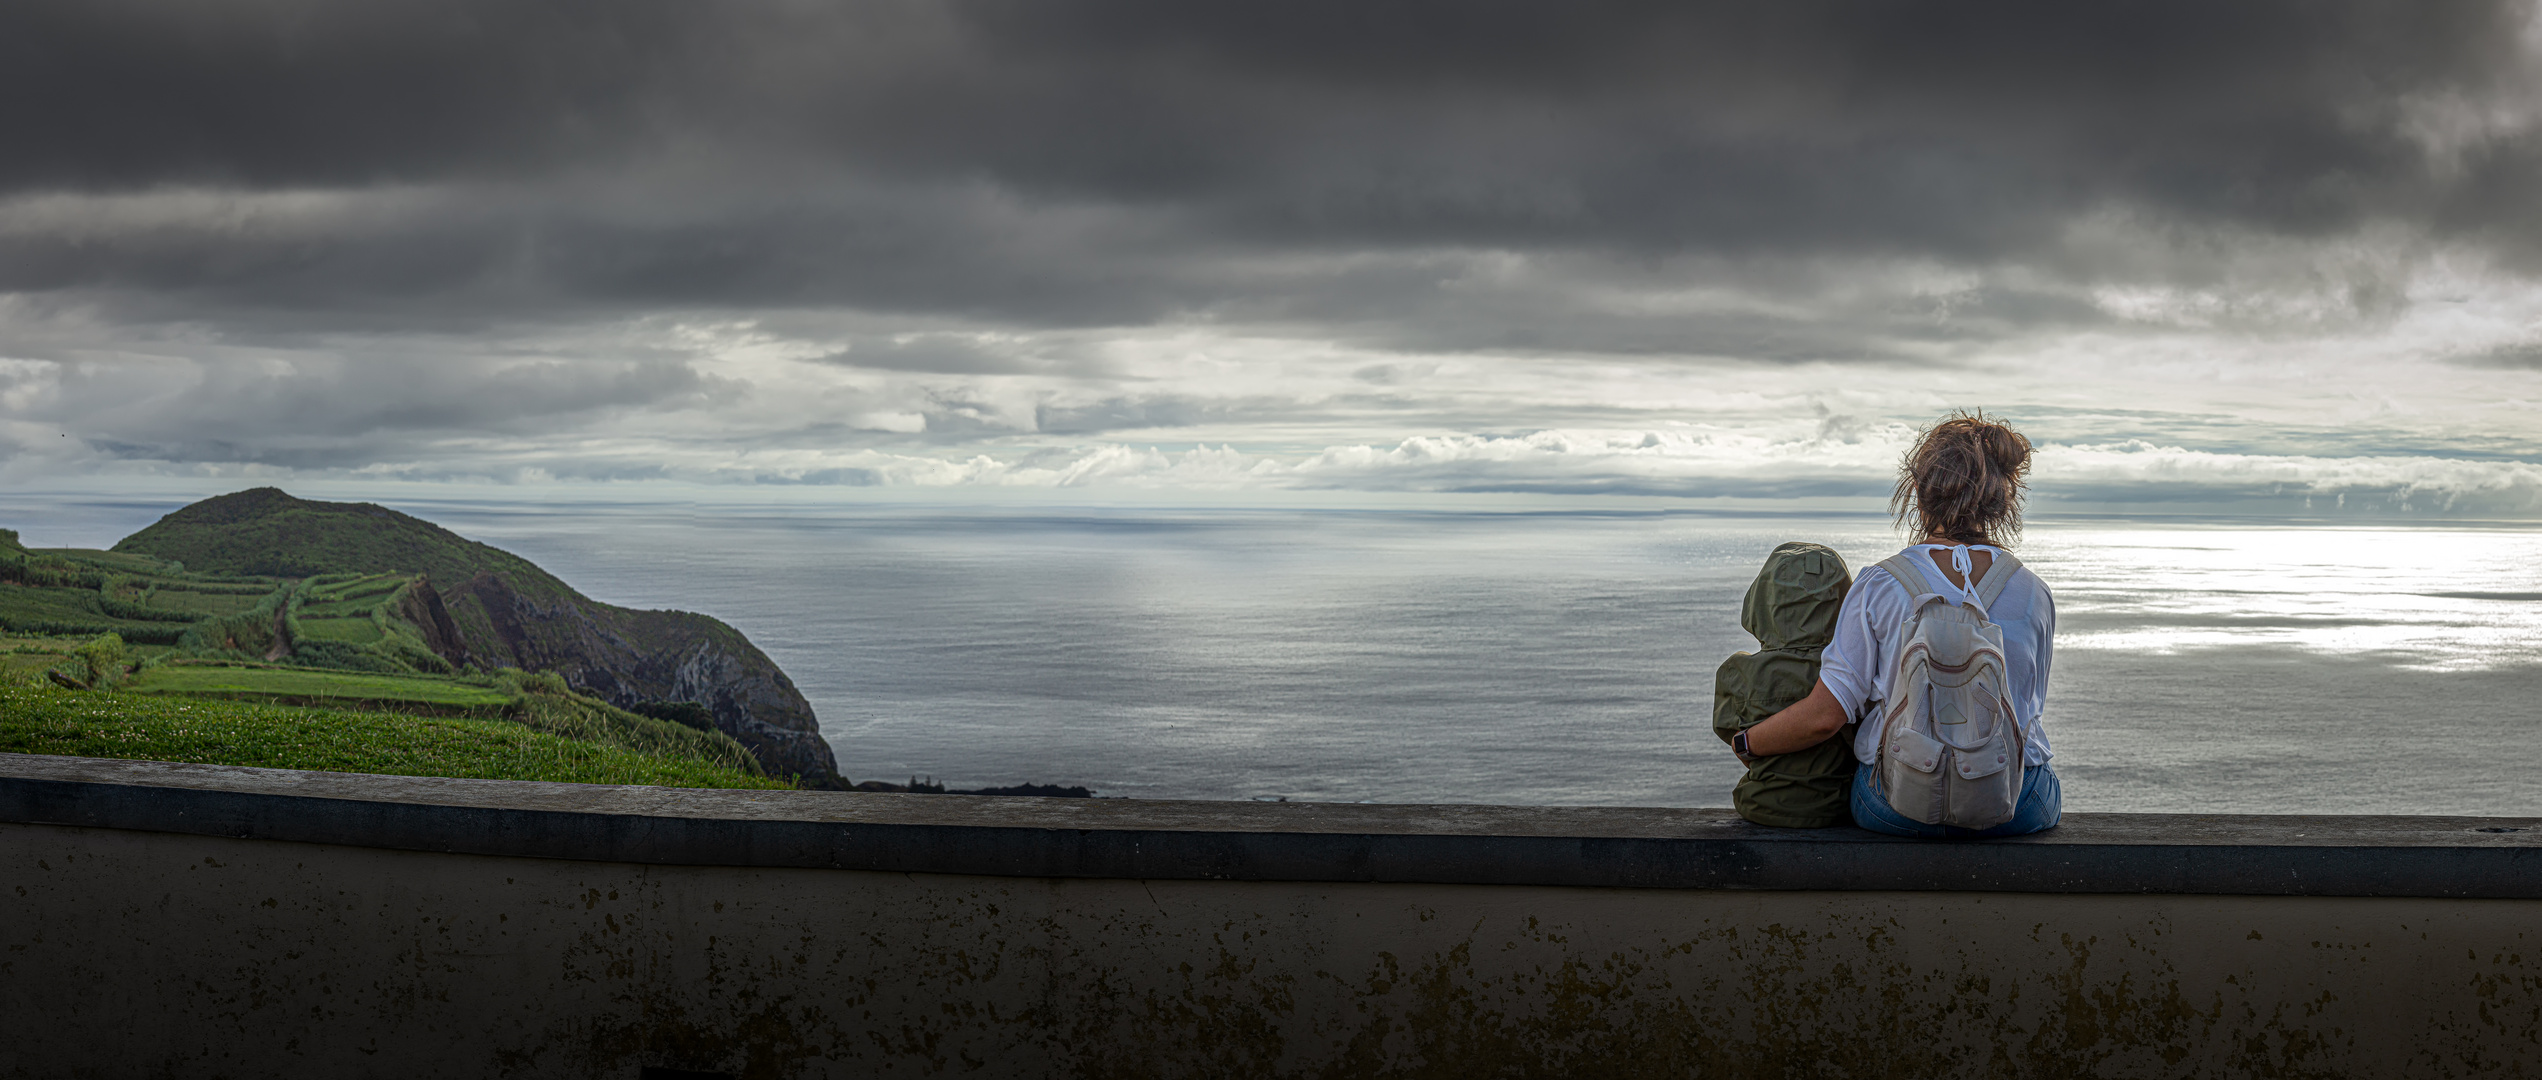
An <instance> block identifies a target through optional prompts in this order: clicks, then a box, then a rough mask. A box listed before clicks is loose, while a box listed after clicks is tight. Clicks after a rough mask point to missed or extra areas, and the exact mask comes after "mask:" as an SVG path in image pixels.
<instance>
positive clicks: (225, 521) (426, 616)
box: [114, 488, 838, 783]
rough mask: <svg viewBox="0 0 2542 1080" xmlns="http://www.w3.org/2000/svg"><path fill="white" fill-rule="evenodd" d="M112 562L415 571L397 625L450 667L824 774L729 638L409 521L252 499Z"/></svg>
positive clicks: (778, 771) (255, 570)
mask: <svg viewBox="0 0 2542 1080" xmlns="http://www.w3.org/2000/svg"><path fill="white" fill-rule="evenodd" d="M114 550H116V551H120V552H128V553H133V554H142V555H151V556H156V557H158V558H162V559H172V560H176V561H178V562H182V563H184V564H185V566H186V567H187V568H188V569H192V570H197V571H207V572H212V573H231V574H261V575H271V576H277V577H308V576H313V575H318V574H340V573H387V572H404V573H422V574H424V575H426V578H427V580H428V581H429V582H430V583H431V585H432V586H433V590H434V591H432V592H425V593H424V594H423V595H421V596H417V597H414V598H413V599H412V600H411V601H409V602H407V603H405V604H403V605H401V607H402V610H400V611H399V612H398V614H399V615H400V616H401V617H402V618H404V619H406V620H407V621H409V622H412V623H414V624H415V625H416V626H418V627H420V628H422V629H423V630H424V636H425V639H426V641H427V643H428V644H429V645H430V646H431V647H432V649H433V651H434V652H435V653H437V654H438V655H440V656H441V657H443V658H444V659H446V660H448V661H450V662H451V663H453V664H456V665H461V666H468V667H476V668H482V669H492V668H498V667H518V668H522V669H524V670H529V671H554V672H556V673H557V674H559V675H561V676H563V677H564V679H565V681H566V682H567V683H569V684H571V685H572V686H573V687H574V688H575V689H577V690H581V691H583V692H585V693H588V694H591V695H593V696H595V697H599V698H601V699H603V700H606V701H608V702H610V703H611V704H615V705H620V706H633V705H639V704H645V703H652V702H667V701H693V702H696V703H698V704H700V705H702V706H704V707H705V708H706V709H707V710H708V711H709V712H710V713H712V714H713V715H714V718H715V726H716V727H717V728H718V729H720V730H722V731H723V732H724V733H726V734H728V735H731V736H732V737H733V738H734V739H736V740H738V741H739V742H740V743H741V744H742V745H743V746H746V747H748V748H749V749H750V751H751V753H752V755H753V756H755V757H757V758H758V759H759V762H760V764H761V765H762V766H763V767H765V768H766V769H767V770H768V772H769V773H770V774H772V775H776V776H801V777H803V778H804V780H805V781H807V782H809V783H819V782H821V781H828V780H834V779H835V778H836V776H837V772H838V765H837V761H836V759H835V758H834V757H833V756H832V754H831V751H830V746H829V743H828V742H826V741H824V740H823V739H822V738H821V734H820V727H819V724H818V723H817V722H816V721H815V720H814V718H813V715H812V706H811V704H810V703H808V702H806V701H805V700H804V699H803V694H802V693H801V692H800V691H798V690H796V689H795V686H794V681H793V680H791V679H788V678H787V677H786V674H785V672H784V671H782V670H780V669H779V668H778V667H777V665H776V662H775V661H772V660H770V659H769V658H768V656H767V654H765V653H763V652H760V651H759V649H758V647H757V646H754V645H752V644H751V643H750V639H748V638H746V637H744V636H742V634H741V632H740V631H738V630H735V629H733V628H732V627H730V626H726V625H724V624H723V623H721V622H718V621H716V620H715V619H712V618H709V617H707V616H704V615H699V614H695V613H692V612H686V611H637V610H632V609H629V608H622V607H617V606H615V605H611V604H604V603H601V602H599V601H597V600H593V599H591V598H590V597H587V596H584V595H582V594H581V593H580V592H577V591H575V590H574V588H573V587H572V586H569V585H567V584H565V582H564V581H562V580H561V579H559V578H557V577H556V576H555V575H553V574H550V573H548V572H547V571H545V570H542V569H540V568H539V567H537V566H536V565H534V564H532V563H531V562H530V561H529V560H527V559H524V558H521V557H520V556H518V555H514V554H512V553H510V552H507V551H504V550H502V549H500V548H495V547H492V546H489V545H486V544H480V543H477V542H476V541H473V540H469V539H466V538H464V537H461V536H459V535H458V534H456V533H453V532H451V531H450V530H448V529H444V528H442V527H441V526H438V525H435V524H433V523H431V522H428V521H424V520H422V519H420V518H416V517H413V516H411V515H407V514H401V513H398V512H397V511H394V510H390V509H387V508H385V507H380V506H375V505H372V504H369V503H329V502H317V501H312V500H307V499H298V498H294V497H292V496H290V495H288V494H285V493H284V492H282V491H279V490H276V489H274V488H257V489H254V490H251V491H241V492H237V493H234V494H230V495H223V496H219V497H217V498H212V499H206V500H204V501H202V502H199V503H195V504H193V505H191V506H188V507H185V508H184V509H181V510H178V511H177V512H175V513H172V514H169V515H168V516H166V517H164V518H161V519H160V520H159V521H158V522H157V523H156V524H153V525H151V526H150V527H148V528H145V529H143V530H141V531H140V532H137V533H134V534H132V535H131V536H128V537H125V538H124V539H123V540H122V541H121V542H119V543H117V544H116V545H115V548H114ZM418 591H419V592H420V591H421V590H418Z"/></svg>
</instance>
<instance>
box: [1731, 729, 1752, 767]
mask: <svg viewBox="0 0 2542 1080" xmlns="http://www.w3.org/2000/svg"><path fill="white" fill-rule="evenodd" d="M1730 752H1731V753H1733V754H1737V755H1739V760H1740V761H1742V762H1752V761H1755V760H1756V754H1755V753H1754V752H1753V751H1750V750H1749V749H1748V732H1747V729H1746V728H1741V729H1739V733H1738V734H1736V735H1733V736H1730Z"/></svg>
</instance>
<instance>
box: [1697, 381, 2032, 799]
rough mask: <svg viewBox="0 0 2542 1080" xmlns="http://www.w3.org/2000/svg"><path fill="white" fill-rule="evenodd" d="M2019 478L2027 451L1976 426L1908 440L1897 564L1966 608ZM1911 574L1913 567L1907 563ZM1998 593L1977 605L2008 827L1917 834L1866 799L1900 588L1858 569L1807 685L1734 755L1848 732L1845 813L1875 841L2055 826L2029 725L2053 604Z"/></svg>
mask: <svg viewBox="0 0 2542 1080" xmlns="http://www.w3.org/2000/svg"><path fill="white" fill-rule="evenodd" d="M2029 470H2030V440H2028V439H2025V438H2023V437H2022V436H2021V433H2020V432H2017V431H2014V430H2013V429H2012V428H2010V427H2007V426H2005V425H2003V424H2000V423H1997V422H1995V421H1993V420H1989V419H1987V418H1986V416H1985V414H1983V413H1959V414H1956V415H1953V416H1952V417H1950V418H1949V419H1946V420H1944V421H1942V422H1941V423H1939V424H1936V425H1934V426H1933V427H1932V428H1931V429H1929V430H1927V431H1925V432H1924V434H1923V436H1922V437H1921V438H1919V439H1917V440H1916V444H1915V448H1914V449H1913V450H1910V451H1908V452H1907V456H1906V460H1905V462H1904V463H1903V464H1902V466H1901V468H1900V470H1899V471H1900V476H1899V478H1898V486H1897V490H1896V492H1895V494H1893V495H1892V496H1891V498H1890V502H1889V508H1890V510H1891V511H1892V512H1894V513H1895V514H1896V515H1897V518H1898V522H1899V524H1901V525H1905V526H1911V527H1912V535H1915V536H1919V537H1922V541H1921V542H1919V543H1916V544H1913V545H1910V546H1908V548H1907V549H1906V550H1907V553H1908V557H1910V558H1915V559H1920V560H1924V561H1929V562H1931V563H1932V565H1933V572H1931V573H1927V574H1925V575H1924V576H1925V577H1926V578H1927V579H1929V580H1930V581H1931V582H1932V583H1934V585H1933V587H1934V588H1936V589H1937V590H1938V589H1939V588H1940V587H1941V586H1940V584H1939V583H1940V582H1947V583H1948V586H1949V587H1950V588H1951V589H1952V590H1954V591H1956V592H1957V593H1959V594H1960V595H1959V596H1957V597H1952V599H1960V598H1973V597H1974V596H1975V595H1976V593H1977V591H1978V589H1979V588H1980V587H1981V586H1984V585H1986V584H1988V580H1987V573H1988V571H1990V570H1992V569H1993V567H1994V564H1995V561H1996V556H1998V555H2001V554H2003V553H2004V550H2005V546H2006V545H2007V544H2008V543H2009V542H2010V541H2011V539H2012V538H2013V537H2014V536H2016V535H2018V534H2019V533H2020V531H2021V497H2022V477H2023V475H2024V474H2026V473H2028V472H2029ZM1918 566H1919V568H1920V567H1921V563H1919V564H1918ZM2007 572H2008V573H2010V574H2011V575H2012V576H2011V577H2010V578H2008V579H2006V581H2005V582H2004V583H2003V585H2002V589H2003V591H2002V593H2001V595H1999V596H1997V597H1996V598H1995V600H1994V602H1993V603H1991V604H1986V605H1984V607H1985V609H1986V616H1987V618H1989V619H1990V620H1992V621H1993V622H1994V623H1995V624H1996V625H1997V626H2000V627H2002V628H2003V636H2004V642H2003V643H2004V666H2005V669H2006V670H2005V674H2006V676H2007V680H2006V682H2007V684H2008V685H2007V687H2006V689H2007V691H2008V693H2007V697H2008V698H2009V699H2010V704H2011V706H2012V711H2013V717H2014V719H2015V720H2017V721H2018V722H2019V724H2020V727H2021V734H2022V737H2023V744H2024V750H2023V754H2022V760H2023V762H2024V764H2025V765H2026V766H2027V767H2028V768H2027V773H2026V775H2025V776H2024V777H2023V781H2022V785H2021V796H2020V799H2019V801H2018V803H2017V804H2016V805H2015V807H2014V811H2013V816H2012V820H2010V821H2006V822H2004V823H2003V824H2000V825H1996V826H1993V827H1991V828H1986V829H1964V828H1956V827H1952V826H1947V825H1927V824H1924V823H1922V822H1919V821H1916V820H1914V819H1911V818H1909V817H1907V816H1905V815H1903V814H1900V813H1898V812H1897V811H1896V810H1895V809H1892V808H1891V807H1890V805H1889V800H1888V799H1887V797H1886V796H1885V795H1884V793H1883V792H1881V791H1879V790H1878V789H1877V785H1878V782H1879V781H1878V779H1877V775H1878V773H1879V771H1880V770H1879V769H1878V768H1876V767H1875V766H1877V764H1878V762H1879V760H1880V737H1881V732H1882V722H1883V719H1882V715H1881V712H1880V710H1878V709H1876V708H1873V707H1872V706H1873V705H1875V704H1877V703H1878V702H1880V701H1882V700H1884V699H1886V698H1888V697H1889V695H1890V679H1891V677H1892V676H1893V675H1895V671H1894V670H1893V669H1894V666H1895V665H1896V663H1897V657H1896V655H1895V654H1896V652H1897V644H1898V638H1899V636H1900V635H1901V633H1902V631H1903V630H1904V627H1905V623H1906V620H1907V617H1908V615H1909V614H1910V612H1909V609H1908V605H1909V603H1910V601H1911V600H1912V599H1913V597H1912V596H1911V595H1910V593H1909V591H1908V588H1907V587H1906V586H1905V585H1901V584H1899V582H1898V579H1897V578H1896V577H1895V576H1893V575H1891V574H1890V573H1889V571H1888V570H1887V569H1885V568H1882V567H1878V566H1873V567H1868V568H1865V569H1864V570H1863V571H1862V573H1861V574H1860V575H1858V576H1857V577H1855V579H1854V587H1853V591H1852V592H1851V593H1850V594H1848V595H1847V596H1846V597H1845V603H1844V607H1843V608H1842V610H1841V611H1839V613H1838V614H1837V625H1836V635H1835V638H1834V640H1833V641H1831V642H1830V643H1829V644H1828V646H1827V649H1826V651H1825V652H1824V653H1823V654H1821V656H1820V665H1819V671H1818V685H1817V687H1816V688H1814V689H1813V690H1811V691H1810V694H1809V696H1808V697H1805V698H1802V699H1801V700H1800V701H1798V702H1796V703H1794V704H1793V705H1792V706H1790V707H1789V708H1786V709H1784V710H1782V711H1781V712H1778V713H1775V714H1774V715H1773V716H1770V717H1767V718H1766V719H1765V720H1763V721H1760V722H1759V723H1758V724H1757V725H1756V726H1754V727H1751V728H1749V729H1748V730H1747V739H1746V742H1745V745H1744V746H1741V747H1738V748H1737V749H1739V750H1740V751H1742V754H1743V757H1744V756H1764V755H1767V754H1788V753H1791V752H1793V751H1796V750H1804V749H1807V748H1809V747H1812V746H1815V745H1817V744H1819V743H1820V742H1823V741H1825V740H1827V739H1829V738H1832V737H1834V736H1835V735H1836V734H1837V733H1838V732H1840V731H1843V730H1845V728H1846V726H1847V725H1848V724H1855V725H1858V727H1857V728H1856V730H1855V732H1854V738H1853V747H1854V756H1855V758H1856V759H1857V760H1860V761H1861V762H1863V763H1864V767H1863V768H1860V769H1856V770H1854V780H1853V794H1852V799H1851V807H1852V810H1853V816H1854V824H1856V825H1859V826H1861V827H1863V828H1866V829H1870V830H1872V831H1874V832H1884V833H1891V834H1894V835H1898V836H1914V837H1927V838H1934V839H1941V838H1957V837H1976V836H2019V835H2022V834H2025V833H2034V832H2039V831H2042V830H2045V829H2052V828H2055V827H2056V824H2057V819H2058V817H2059V816H2060V815H2061V814H2062V812H2063V808H2064V807H2063V799H2062V797H2061V792H2060V791H2059V789H2058V785H2057V774H2056V771H2055V770H2054V769H2051V768H2050V767H2049V766H2048V759H2049V758H2050V757H2051V756H2052V755H2051V754H2050V753H2049V751H2048V733H2047V731H2046V730H2045V729H2044V728H2042V727H2041V726H2040V724H2039V713H2040V710H2041V707H2042V706H2044V705H2045V704H2046V702H2047V694H2048V664H2049V660H2050V659H2051V656H2052V654H2053V646H2054V642H2055V637H2056V623H2057V615H2056V602H2055V600H2054V599H2053V598H2052V597H2050V596H2049V595H2048V587H2047V585H2046V584H2045V583H2044V582H2041V581H2040V580H2039V577H2038V575H2036V574H2033V573H2031V572H2030V570H2029V568H2027V567H2024V566H2020V565H2018V564H2013V565H2011V567H2010V569H2009V570H2008V571H2007Z"/></svg>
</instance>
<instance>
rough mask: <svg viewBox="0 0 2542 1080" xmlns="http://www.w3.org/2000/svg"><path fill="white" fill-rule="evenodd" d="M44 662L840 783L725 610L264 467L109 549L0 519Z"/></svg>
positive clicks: (1, 581)
mask: <svg viewBox="0 0 2542 1080" xmlns="http://www.w3.org/2000/svg"><path fill="white" fill-rule="evenodd" d="M109 635H111V636H109ZM525 672H526V673H525ZM29 678H34V679H37V680H39V681H49V682H50V683H52V684H56V685H57V687H58V688H64V689H78V690H84V691H89V692H96V693H112V694H114V695H117V696H118V697H119V698H123V699H127V700H133V701H140V700H151V699H160V698H171V697H184V698H189V699H193V700H196V701H210V700H216V699H217V700H223V701H229V702H234V703H254V704H262V705H276V706H294V707H322V706H323V707H332V708H337V709H351V710H354V711H386V712H390V713H396V714H400V715H405V716H408V717H412V718H434V719H491V720H501V721H505V722H510V723H513V724H516V725H522V726H527V727H529V728H531V729H533V730H536V731H540V732H543V733H546V734H551V735H556V736H559V737H566V738H572V739H577V740H580V741H583V742H589V743H592V744H595V745H601V746H608V747H614V748H618V749H628V750H633V751H638V752H646V753H660V754H666V755H670V756H672V757H677V758H682V759H688V760H694V761H698V762H703V763H708V764H711V765H714V766H715V767H722V768H734V769H738V770H739V771H742V772H744V773H746V774H767V775H773V776H778V777H801V778H803V779H804V780H805V781H806V782H808V783H811V784H814V785H816V786H825V787H828V786H843V785H841V783H840V781H839V780H838V778H837V777H836V764H835V762H834V759H833V758H832V757H831V755H830V749H829V745H828V743H827V742H825V741H823V740H822V739H821V738H820V733H819V728H818V725H817V724H816V723H815V722H814V720H813V717H812V710H811V706H810V705H809V704H808V703H806V702H804V700H803V697H802V695H801V694H800V693H799V692H797V691H796V690H795V688H794V685H793V682H792V681H791V680H789V679H787V678H786V676H785V673H784V672H782V671H780V670H778V669H777V666H776V664H775V663H774V662H773V661H771V660H769V659H768V658H767V656H766V655H765V654H764V653H761V652H760V651H759V650H758V649H757V648H756V647H754V646H752V645H751V644H750V642H749V639H747V638H745V637H743V636H742V635H741V633H740V632H739V631H737V630H734V629H733V628H732V627H730V626H726V625H724V624H723V623H721V622H719V621H717V620H715V619H712V618H709V617H707V616H704V615H698V614H694V613H690V612H679V611H634V610H629V609H626V608H619V607H615V606H612V605H608V604H602V603H599V602H597V601H594V600H592V599H590V598H588V597H585V596H583V595H582V594H581V593H579V592H576V591H575V590H574V589H573V588H572V587H571V586H568V585H566V584H565V583H564V582H563V581H561V580H559V579H557V578H556V577H555V576H554V575H552V574H549V573H548V572H546V571H545V570H542V569H540V568H539V567H537V566H536V565H533V564H532V563H530V562H529V560H526V559H523V558H520V557H519V556H516V555H513V554H511V553H509V552H506V551H503V550H501V549H499V548H495V547H491V546H488V545H485V544H480V543H477V542H475V541H472V540H468V539H466V538H463V537H460V536H458V535H457V534H455V533H452V532H450V531H449V530H447V529H443V528H441V527H440V526H438V525H434V524H432V523H431V522H428V521H424V520H422V519H419V518H416V517H413V516H411V515H407V514H401V513H397V512H396V511H392V510H387V509H384V508H381V507H377V506H372V505H369V504H347V503H325V502H314V501H310V500H304V499H296V498H293V497H291V496H290V495H287V494H284V493H283V492H280V491H276V490H274V489H271V488H260V489H257V490H253V491H243V492H238V493H236V494H232V495H225V496H221V497H219V498H214V499H207V500H205V501H203V502H199V503H196V504H194V505H192V506H188V507H185V508H184V509H181V510H178V511H177V512H175V513H172V514H169V515H168V516H167V517H165V518H162V519H161V520H160V521H159V522H157V523H156V524H153V525H151V526H150V527H149V528H146V529H143V530H141V531H140V532H137V533H135V534H133V535H132V536H129V537H126V538H125V539H124V540H123V541H122V542H121V543H119V544H117V545H116V548H115V550H113V551H86V550H77V549H66V548H65V549H29V548H27V547H25V546H24V545H23V544H22V543H21V542H20V541H19V539H18V537H17V534H15V533H13V532H9V531H7V530H0V683H16V682H21V681H23V680H25V679H29ZM679 720H687V721H692V722H691V723H682V722H677V721H679Z"/></svg>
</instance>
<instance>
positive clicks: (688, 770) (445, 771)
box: [0, 669, 792, 788]
mask: <svg viewBox="0 0 2542 1080" xmlns="http://www.w3.org/2000/svg"><path fill="white" fill-rule="evenodd" d="M212 670H217V669H212ZM0 753H15V754H70V755H75V756H79V757H107V758H138V759H144V760H151V761H192V762H201V763H204V764H211V765H257V766H263V767H266V768H277V769H316V770H321V771H325V772H357V773H382V774H387V775H391V776H459V777H473V778H479V779H489V780H555V781H563V782H566V783H576V784H651V785H659V786H665V787H715V788H784V787H790V786H792V785H790V784H787V783H785V782H783V781H778V780H770V779H768V778H766V777H761V776H753V775H750V774H748V773H745V772H742V771H741V770H738V769H731V768H724V767H720V766H717V765H712V764H709V763H706V762H702V761H697V760H694V759H689V758H681V757H669V756H663V755H656V754H646V753H640V752H637V751H633V750H627V749H622V748H619V747H615V746H603V745H599V744H595V743H590V742H583V741H579V740H575V739H567V738H561V737H558V736H555V735H550V734H545V733H542V732H537V731H532V730H530V729H528V728H525V727H523V726H521V725H519V724H515V723H511V722H508V721H502V720H460V719H433V718H427V717H417V716H402V715H397V714H391V713H374V712H353V711H347V710H341V709H313V708H294V707H289V706H280V705H256V704H245V703H240V702H231V701H204V700H196V699H189V698H182V697H172V696H151V695H138V694H126V693H101V692H96V691H66V690H56V689H53V688H50V687H39V686H24V685H19V686H0Z"/></svg>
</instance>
